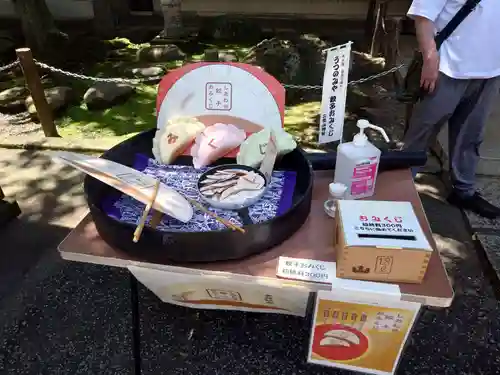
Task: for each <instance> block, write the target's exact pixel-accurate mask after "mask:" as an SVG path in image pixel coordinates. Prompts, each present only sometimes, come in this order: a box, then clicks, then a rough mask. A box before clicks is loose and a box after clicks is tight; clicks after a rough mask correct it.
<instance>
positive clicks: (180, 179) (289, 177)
mask: <svg viewBox="0 0 500 375" xmlns="http://www.w3.org/2000/svg"><path fill="white" fill-rule="evenodd" d="M133 168H134V169H136V170H138V171H142V172H143V173H145V174H147V175H149V176H153V177H155V178H157V179H159V180H160V181H161V182H163V183H164V184H165V185H167V186H169V187H171V188H173V189H175V190H176V191H178V192H180V193H181V194H184V195H186V196H187V197H189V198H191V199H194V200H196V201H198V202H200V203H201V202H202V200H201V199H200V197H199V194H198V192H197V189H196V183H197V181H198V178H199V177H200V175H201V174H202V173H204V172H205V171H206V170H207V169H208V168H202V169H195V168H194V167H191V166H183V165H161V164H159V163H158V162H157V161H156V160H154V159H150V158H148V157H147V156H145V155H141V154H137V155H136V158H135V163H134V165H133ZM295 182H296V173H295V172H289V171H274V172H273V175H272V181H271V184H270V186H269V189H268V191H267V192H266V194H265V195H264V196H263V197H262V198H261V199H260V200H259V201H258V202H257V203H255V204H254V205H252V206H250V207H249V208H248V211H249V215H250V218H251V219H252V221H253V222H254V223H262V222H264V221H268V220H270V219H272V218H274V217H276V216H279V215H282V214H283V213H285V212H286V211H288V210H289V209H290V207H291V205H292V198H293V192H294V189H295ZM144 207H145V205H144V204H143V203H141V202H139V201H137V200H136V199H134V198H132V197H130V196H128V195H126V194H121V195H120V196H118V197H109V198H107V199H105V200H104V201H103V202H102V208H103V210H104V211H105V212H106V213H107V214H108V215H109V216H111V217H113V218H115V219H117V220H119V221H122V222H125V223H129V224H134V225H137V223H138V222H139V220H140V217H141V215H142V212H143V211H144ZM209 209H210V210H211V211H213V212H214V213H216V214H217V215H218V216H220V217H222V218H224V219H226V220H229V221H230V222H232V223H234V224H236V225H243V223H242V221H241V218H240V217H239V215H238V213H237V212H235V211H229V210H222V209H216V208H212V207H210V208H209ZM148 222H149V218H148ZM156 229H157V230H159V231H168V232H207V231H215V230H222V229H226V227H225V226H224V225H223V224H221V223H219V222H218V221H217V220H215V219H214V218H213V217H211V216H210V215H207V214H205V213H203V212H201V211H199V210H197V209H196V208H195V207H194V215H193V218H192V219H191V220H190V221H189V222H188V223H182V222H180V221H179V220H176V219H174V218H172V217H169V216H167V215H164V216H163V218H162V220H161V222H160V224H159V225H158V226H157V227H156Z"/></svg>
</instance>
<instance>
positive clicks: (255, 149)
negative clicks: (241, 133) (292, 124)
mask: <svg viewBox="0 0 500 375" xmlns="http://www.w3.org/2000/svg"><path fill="white" fill-rule="evenodd" d="M273 133H274V137H275V139H276V148H277V149H278V156H283V155H286V154H288V153H289V152H292V151H293V150H295V148H296V147H297V142H295V140H294V139H293V137H292V136H291V135H290V134H288V133H287V132H286V131H284V130H283V129H280V130H277V129H274V130H273ZM269 137H270V130H269V129H264V130H261V131H260V132H257V133H253V134H252V135H250V136H249V137H248V138H247V139H246V140H245V141H243V143H242V144H241V146H240V150H239V151H238V155H237V156H236V162H237V163H238V164H242V165H248V166H249V167H253V168H258V167H259V166H260V164H261V163H262V160H264V156H265V154H266V147H267V143H268V142H269Z"/></svg>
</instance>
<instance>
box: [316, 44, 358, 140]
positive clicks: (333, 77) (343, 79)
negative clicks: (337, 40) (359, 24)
mask: <svg viewBox="0 0 500 375" xmlns="http://www.w3.org/2000/svg"><path fill="white" fill-rule="evenodd" d="M327 53H328V54H327V58H326V64H325V73H324V76H323V95H322V98H321V116H320V126H319V132H318V133H319V140H318V143H320V144H322V143H329V142H335V141H338V140H342V132H343V129H344V116H345V103H346V96H347V83H348V79H349V77H348V76H349V65H350V57H351V42H349V43H346V44H342V45H340V46H336V47H333V48H330V49H329V50H328V52H327Z"/></svg>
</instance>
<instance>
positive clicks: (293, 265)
mask: <svg viewBox="0 0 500 375" xmlns="http://www.w3.org/2000/svg"><path fill="white" fill-rule="evenodd" d="M276 276H277V277H280V278H285V279H294V280H302V281H310V282H313V283H321V284H331V283H332V282H333V281H334V280H335V279H336V277H335V262H322V261H319V260H312V259H298V258H289V257H280V259H279V261H278V268H277V270H276Z"/></svg>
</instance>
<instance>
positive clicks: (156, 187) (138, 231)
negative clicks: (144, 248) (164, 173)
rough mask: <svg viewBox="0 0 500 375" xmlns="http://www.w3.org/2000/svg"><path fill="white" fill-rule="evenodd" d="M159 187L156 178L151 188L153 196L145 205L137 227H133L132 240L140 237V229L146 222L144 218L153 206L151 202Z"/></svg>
mask: <svg viewBox="0 0 500 375" xmlns="http://www.w3.org/2000/svg"><path fill="white" fill-rule="evenodd" d="M159 189H160V181H159V180H156V182H155V186H154V189H153V196H152V197H151V201H150V202H149V203H148V204H147V205H146V208H145V209H144V211H143V212H142V217H141V220H140V221H139V224H138V225H137V228H135V232H134V238H133V241H134V242H138V241H139V239H140V238H141V234H142V230H143V229H144V225H145V224H146V220H147V218H148V215H149V211H151V208H152V207H153V204H154V202H155V200H156V196H157V195H158V190H159Z"/></svg>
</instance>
